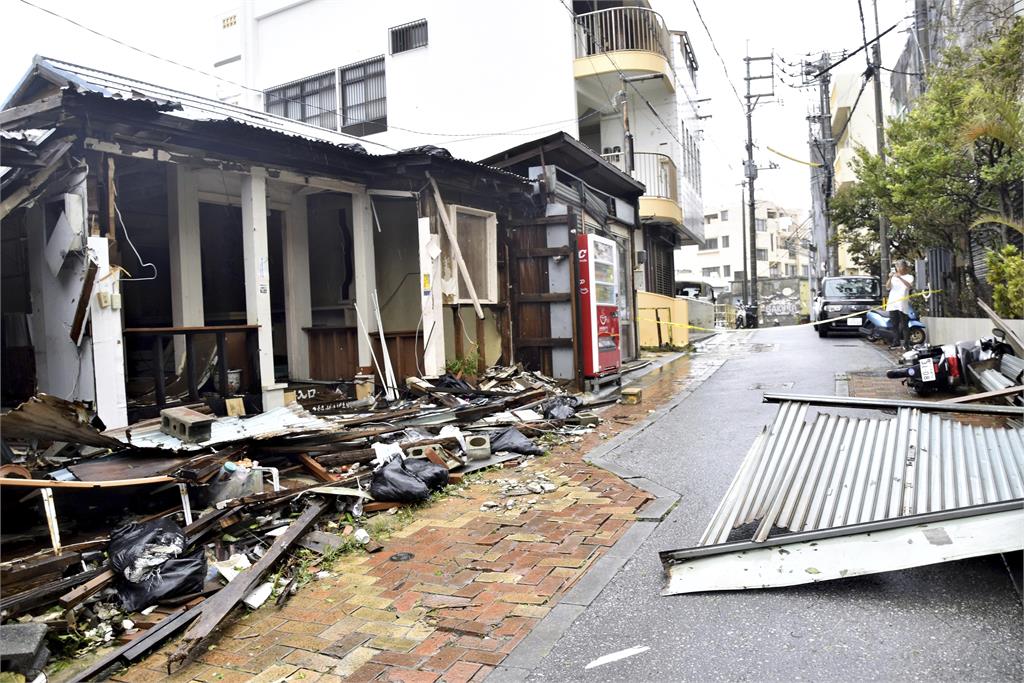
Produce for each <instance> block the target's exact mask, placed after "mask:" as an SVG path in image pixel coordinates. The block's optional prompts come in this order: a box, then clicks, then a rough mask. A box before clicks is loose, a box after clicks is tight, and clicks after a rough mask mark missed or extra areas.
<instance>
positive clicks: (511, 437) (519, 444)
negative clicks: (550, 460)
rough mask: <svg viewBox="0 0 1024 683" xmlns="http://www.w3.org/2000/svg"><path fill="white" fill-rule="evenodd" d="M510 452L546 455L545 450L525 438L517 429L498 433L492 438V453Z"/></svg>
mask: <svg viewBox="0 0 1024 683" xmlns="http://www.w3.org/2000/svg"><path fill="white" fill-rule="evenodd" d="M500 451H509V452H511V453H522V454H523V455H544V449H543V448H541V447H540V446H538V445H537V444H535V443H534V442H532V441H530V440H529V439H528V438H526V437H525V436H523V433H522V432H521V431H519V430H518V429H516V428H515V427H509V428H508V429H506V430H504V431H501V432H498V434H497V435H496V436H492V437H491V452H492V453H498V452H500Z"/></svg>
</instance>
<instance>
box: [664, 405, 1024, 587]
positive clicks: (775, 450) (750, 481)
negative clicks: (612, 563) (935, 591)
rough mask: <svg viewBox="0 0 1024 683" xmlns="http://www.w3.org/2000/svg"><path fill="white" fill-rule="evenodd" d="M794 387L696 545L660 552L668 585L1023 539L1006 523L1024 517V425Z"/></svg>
mask: <svg viewBox="0 0 1024 683" xmlns="http://www.w3.org/2000/svg"><path fill="white" fill-rule="evenodd" d="M779 398H780V397H773V398H772V400H778V399H779ZM793 398H794V400H782V401H781V405H780V406H779V411H778V413H777V415H776V417H775V419H774V421H773V422H772V423H771V425H769V426H768V427H766V428H765V429H764V430H763V432H762V433H761V434H760V435H759V436H758V438H757V439H756V441H755V442H754V444H753V446H752V447H751V449H750V450H749V451H748V453H747V455H746V457H745V458H744V459H743V461H742V463H741V464H740V467H739V471H738V472H737V473H736V476H735V478H734V479H733V482H732V484H731V485H730V486H729V489H728V491H727V492H726V494H725V497H724V498H723V499H722V501H721V503H720V504H719V506H718V509H717V510H716V511H715V514H714V516H713V517H712V519H711V522H710V524H708V527H707V530H706V531H705V532H704V535H703V536H702V537H701V539H700V543H699V545H698V546H696V547H693V548H687V549H681V550H667V551H663V552H662V553H661V558H662V562H663V563H664V564H665V566H666V571H667V574H668V585H667V587H666V589H665V591H664V592H665V594H674V593H686V592H694V591H703V590H730V589H740V588H752V587H767V586H786V585H794V584H797V583H810V582H814V581H823V580H827V579H833V578H839V577H843V576H855V575H858V574H866V573H872V572H881V571H889V570H893V569H902V568H907V567H913V566H919V565H924V564H930V563H934V562H943V561H948V560H951V559H958V558H965V557H975V556H978V555H984V554H988V553H993V552H1007V551H1010V550H1014V549H1020V548H1022V547H1024V533H1017V534H1015V535H1014V534H1010V535H1007V534H1005V533H1004V531H1005V529H1006V528H1007V527H1006V525H1007V524H1010V525H1011V526H1012V524H1017V525H1018V527H1019V525H1020V523H1021V521H1022V520H1024V516H1022V515H1024V513H1022V510H1024V427H1021V426H1019V425H1017V426H1014V423H1012V422H1011V425H1010V426H979V425H977V424H971V423H965V422H963V421H961V420H958V419H956V418H953V417H950V416H948V413H949V412H950V411H952V410H956V409H957V408H955V407H954V406H948V405H946V406H943V405H935V404H932V405H928V404H924V403H921V402H899V401H879V402H875V403H872V402H870V401H865V400H864V399H851V400H848V401H846V402H843V401H842V400H841V399H836V398H834V397H799V398H800V399H803V400H797V398H798V397H793ZM811 405H832V406H836V407H845V408H880V407H886V408H888V407H894V408H896V414H895V416H883V417H873V416H872V417H855V416H850V415H848V414H837V413H836V412H834V411H827V410H822V411H820V412H819V413H818V414H817V415H814V416H813V417H812V418H811V419H808V416H807V413H808V409H809V408H810V407H811ZM961 409H963V410H965V411H967V410H969V411H971V412H974V413H980V414H984V413H985V412H989V413H991V414H994V415H1002V416H1004V417H1011V416H1012V415H1014V414H1015V409H1013V408H1009V407H997V406H971V407H968V408H961ZM1008 520H1009V521H1008ZM754 524H756V527H754V526H753V525H754ZM741 527H743V529H742V531H741V532H736V531H734V530H737V529H740V528H741ZM750 529H755V530H754V531H752V532H751V531H750ZM1018 531H1022V530H1021V529H1019V528H1018ZM737 536H742V538H739V539H737V538H736V537H737ZM730 537H732V540H730ZM937 539H938V540H937ZM886 544H888V545H886ZM949 544H952V545H954V546H955V547H950V548H943V549H938V550H936V549H935V548H933V547H932V546H936V545H940V546H941V545H949ZM897 547H898V552H897V551H896V550H894V548H897ZM805 558H816V559H814V560H813V561H812V560H810V559H805ZM805 565H806V566H805Z"/></svg>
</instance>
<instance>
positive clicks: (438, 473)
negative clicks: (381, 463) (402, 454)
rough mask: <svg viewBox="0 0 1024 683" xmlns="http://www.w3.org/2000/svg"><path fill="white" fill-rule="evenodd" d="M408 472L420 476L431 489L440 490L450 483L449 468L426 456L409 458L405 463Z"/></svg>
mask: <svg viewBox="0 0 1024 683" xmlns="http://www.w3.org/2000/svg"><path fill="white" fill-rule="evenodd" d="M402 464H403V466H404V467H405V471H406V472H411V473H412V474H414V475H416V476H417V477H419V479H420V481H422V482H423V483H424V484H426V485H427V488H428V489H430V490H431V491H439V490H441V489H443V488H444V487H445V486H447V485H448V468H447V467H441V466H440V465H437V464H434V463H432V462H430V461H429V460H426V459H425V458H409V459H407V460H405V461H404V462H403V463H402Z"/></svg>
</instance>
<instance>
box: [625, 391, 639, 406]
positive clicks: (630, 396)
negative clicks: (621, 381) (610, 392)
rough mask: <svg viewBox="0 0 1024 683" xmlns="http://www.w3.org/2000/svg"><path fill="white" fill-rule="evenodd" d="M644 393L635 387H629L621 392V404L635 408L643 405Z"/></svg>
mask: <svg viewBox="0 0 1024 683" xmlns="http://www.w3.org/2000/svg"><path fill="white" fill-rule="evenodd" d="M643 400H644V392H643V391H642V390H641V389H638V388H636V387H629V388H627V389H623V390H622V403H623V404H625V405H627V406H635V405H637V404H640V403H643Z"/></svg>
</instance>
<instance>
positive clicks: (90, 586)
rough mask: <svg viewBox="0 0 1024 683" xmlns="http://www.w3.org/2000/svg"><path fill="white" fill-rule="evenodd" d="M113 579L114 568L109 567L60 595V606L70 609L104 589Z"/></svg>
mask: <svg viewBox="0 0 1024 683" xmlns="http://www.w3.org/2000/svg"><path fill="white" fill-rule="evenodd" d="M113 580H114V570H112V569H108V570H106V571H105V572H103V573H102V574H99V575H97V576H95V577H93V578H91V579H89V580H88V581H86V582H85V583H83V584H82V585H81V586H78V587H77V588H73V589H71V590H70V591H68V592H67V593H65V594H64V595H62V596H60V599H59V600H58V601H57V602H59V603H60V606H61V607H63V608H64V609H69V608H71V607H74V606H75V605H77V604H79V603H80V602H82V601H84V600H86V599H87V598H89V596H91V595H93V594H94V593H96V591H99V590H102V589H103V588H105V587H106V586H107V585H108V584H109V583H110V582H111V581H113Z"/></svg>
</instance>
